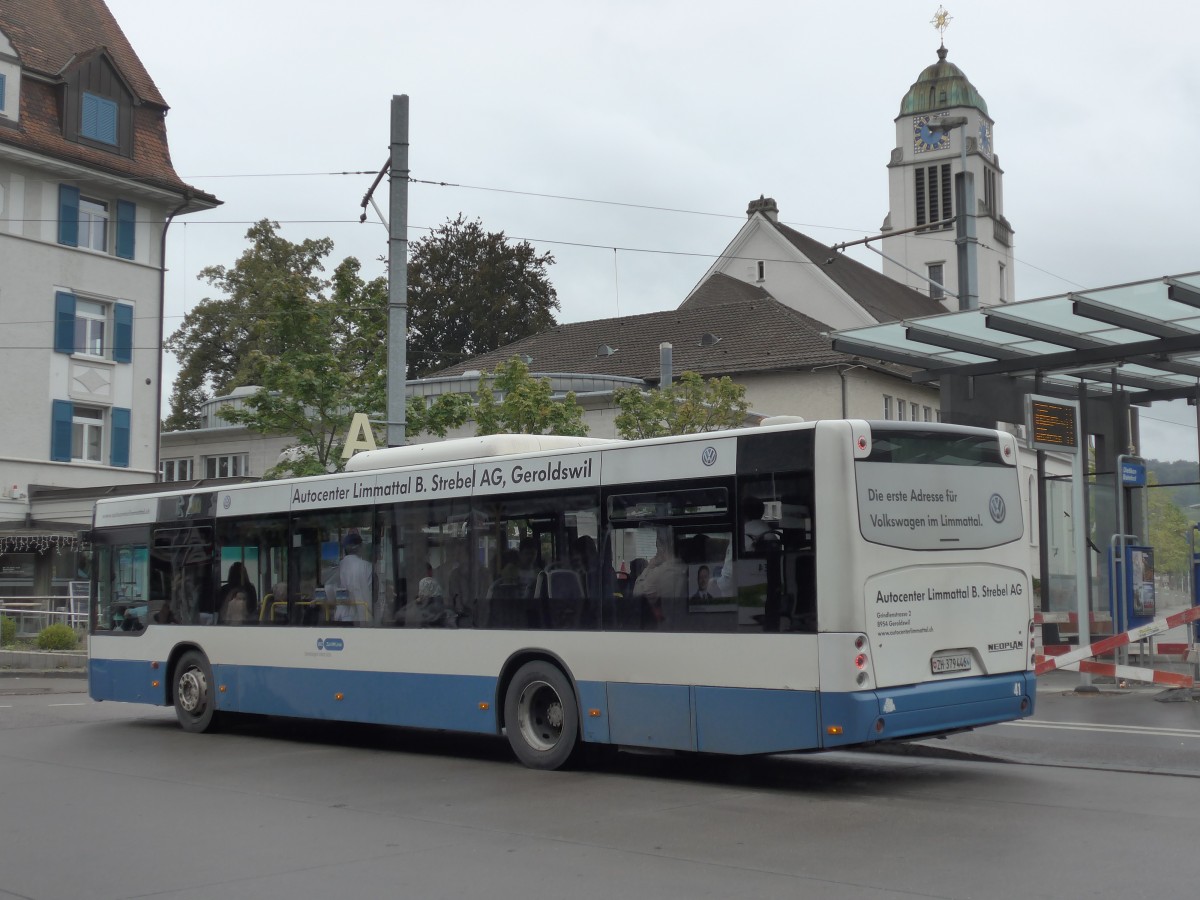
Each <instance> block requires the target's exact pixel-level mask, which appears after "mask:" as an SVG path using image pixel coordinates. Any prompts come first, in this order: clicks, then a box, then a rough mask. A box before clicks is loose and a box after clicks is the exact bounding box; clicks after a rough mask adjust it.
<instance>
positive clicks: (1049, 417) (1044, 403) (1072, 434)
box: [1028, 396, 1079, 450]
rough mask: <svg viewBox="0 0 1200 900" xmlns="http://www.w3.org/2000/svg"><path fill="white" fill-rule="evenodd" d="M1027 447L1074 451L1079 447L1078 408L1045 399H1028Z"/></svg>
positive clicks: (1031, 397) (1071, 404)
mask: <svg viewBox="0 0 1200 900" xmlns="http://www.w3.org/2000/svg"><path fill="white" fill-rule="evenodd" d="M1028 401H1029V402H1028V417H1029V437H1030V440H1029V445H1030V446H1031V447H1032V448H1033V449H1034V450H1074V449H1075V448H1076V447H1078V446H1079V438H1078V427H1077V421H1078V419H1079V407H1078V406H1077V405H1076V404H1074V403H1070V402H1066V401H1062V400H1051V399H1048V398H1045V397H1034V396H1030V397H1029V398H1028Z"/></svg>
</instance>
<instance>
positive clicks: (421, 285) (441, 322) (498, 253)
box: [408, 214, 558, 378]
mask: <svg viewBox="0 0 1200 900" xmlns="http://www.w3.org/2000/svg"><path fill="white" fill-rule="evenodd" d="M409 249H410V254H409V263H408V377H409V378H419V377H421V376H423V375H428V374H429V373H431V372H436V371H438V370H440V369H443V368H445V367H446V366H448V365H451V364H452V363H455V362H457V361H459V360H461V359H463V358H465V357H470V356H477V355H479V354H481V353H487V352H489V351H491V350H495V349H496V348H497V347H502V346H504V345H505V344H510V343H512V342H513V341H515V340H518V339H519V338H523V337H526V336H528V335H531V334H537V333H538V332H541V331H545V330H546V329H547V328H551V327H553V326H554V324H555V320H554V313H555V311H556V310H557V309H558V295H557V294H556V293H555V290H554V287H553V286H552V285H551V284H550V280H549V279H548V277H547V275H546V270H547V269H548V268H549V267H550V266H551V265H553V264H554V257H553V256H551V255H550V254H549V253H542V254H538V253H537V252H536V251H535V250H534V248H533V246H532V245H531V244H530V243H529V242H528V241H521V242H519V243H515V244H513V243H509V242H508V240H507V239H506V238H505V236H504V232H502V231H498V232H488V231H484V230H483V227H482V225H481V224H480V223H479V220H475V221H473V222H468V221H467V220H465V219H464V218H463V217H462V215H461V214H459V216H458V218H457V219H455V220H453V221H450V220H447V221H446V223H445V224H443V225H440V226H438V227H437V228H435V229H433V231H432V232H430V234H428V235H426V236H425V237H423V238H421V239H419V240H417V241H414V242H413V243H412V244H411V245H410V248H409Z"/></svg>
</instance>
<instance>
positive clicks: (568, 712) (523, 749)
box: [504, 660, 579, 769]
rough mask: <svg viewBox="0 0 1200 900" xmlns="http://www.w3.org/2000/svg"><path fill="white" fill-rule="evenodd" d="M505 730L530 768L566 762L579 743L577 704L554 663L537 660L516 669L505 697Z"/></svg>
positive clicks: (552, 767)
mask: <svg viewBox="0 0 1200 900" xmlns="http://www.w3.org/2000/svg"><path fill="white" fill-rule="evenodd" d="M504 730H505V733H506V734H507V735H508V743H509V744H510V745H511V746H512V749H513V752H514V753H515V754H516V755H517V759H519V760H520V761H521V762H522V763H524V764H525V765H526V766H528V767H529V768H531V769H559V768H562V767H563V766H564V765H566V764H567V762H568V761H569V760H570V759H571V757H572V756H573V755H574V754H575V750H576V748H577V747H578V746H579V704H578V703H576V702H575V691H574V690H573V689H572V687H571V682H570V681H568V680H567V677H566V676H565V675H564V674H563V673H562V671H560V670H559V668H558V667H557V666H555V665H553V664H551V663H548V662H542V661H540V660H539V661H534V662H528V663H526V664H525V665H523V666H521V668H520V669H518V670H517V674H516V675H514V676H513V680H512V681H511V682H510V683H509V685H508V691H507V693H506V694H505V696H504Z"/></svg>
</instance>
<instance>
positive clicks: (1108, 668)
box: [1038, 657, 1196, 688]
mask: <svg viewBox="0 0 1200 900" xmlns="http://www.w3.org/2000/svg"><path fill="white" fill-rule="evenodd" d="M1042 659H1045V657H1038V660H1039V661H1041V660H1042ZM1057 668H1059V669H1065V670H1067V671H1069V672H1088V673H1090V674H1092V675H1110V676H1112V677H1113V678H1129V679H1132V680H1133V681H1144V682H1146V683H1147V684H1162V685H1166V686H1168V687H1182V688H1190V687H1195V686H1196V681H1195V679H1193V678H1192V676H1191V675H1184V674H1182V673H1179V672H1159V671H1158V670H1157V669H1143V668H1141V667H1140V666H1118V665H1114V664H1113V663H1102V662H1096V661H1095V660H1091V659H1081V660H1080V661H1079V662H1074V663H1067V665H1065V666H1058V667H1057Z"/></svg>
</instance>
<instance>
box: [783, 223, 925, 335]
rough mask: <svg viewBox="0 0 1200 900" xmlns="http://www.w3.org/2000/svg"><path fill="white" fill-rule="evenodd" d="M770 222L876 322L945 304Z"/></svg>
mask: <svg viewBox="0 0 1200 900" xmlns="http://www.w3.org/2000/svg"><path fill="white" fill-rule="evenodd" d="M771 224H772V225H774V226H775V228H776V229H777V230H778V231H779V233H780V234H782V235H783V236H784V237H785V238H787V240H788V242H789V243H790V244H791V245H792V246H793V247H795V248H796V249H797V250H799V251H800V252H801V253H803V254H804V255H805V256H806V257H807V258H808V259H810V260H811V261H812V262H814V263H817V264H818V265H820V266H821V272H822V274H824V275H825V276H826V277H827V278H828V279H829V280H830V281H832V282H833V283H834V284H836V285H837V286H838V287H839V288H841V289H842V290H843V291H845V292H846V293H847V294H848V295H849V296H850V297H851V299H853V300H854V302H855V303H857V304H858V305H859V306H861V307H862V308H863V309H865V310H866V311H867V312H868V313H869V314H870V315H871V316H872V317H873V318H874V319H875V320H876V321H877V322H893V321H897V320H900V319H911V318H914V317H917V316H931V315H936V314H938V313H943V312H945V311H946V308H945V307H944V306H942V304H940V303H939V302H938V301H936V300H933V299H931V298H930V297H929V296H927V295H926V294H922V293H921V292H920V291H914V290H913V289H912V288H910V287H908V286H907V285H903V284H901V283H900V282H898V281H896V280H894V279H892V278H888V277H887V276H886V275H883V274H881V273H879V272H876V271H875V270H874V269H872V268H871V267H870V266H866V265H863V264H862V263H860V262H859V261H858V260H856V259H852V258H851V257H849V256H847V255H846V254H844V253H838V252H837V251H836V250H834V249H833V248H832V247H827V246H826V245H825V244H822V243H821V242H820V241H818V240H816V239H814V238H811V237H809V236H808V235H807V234H804V233H802V232H799V231H797V230H796V229H795V228H789V227H788V226H787V225H784V224H782V223H780V222H772V223H771Z"/></svg>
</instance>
